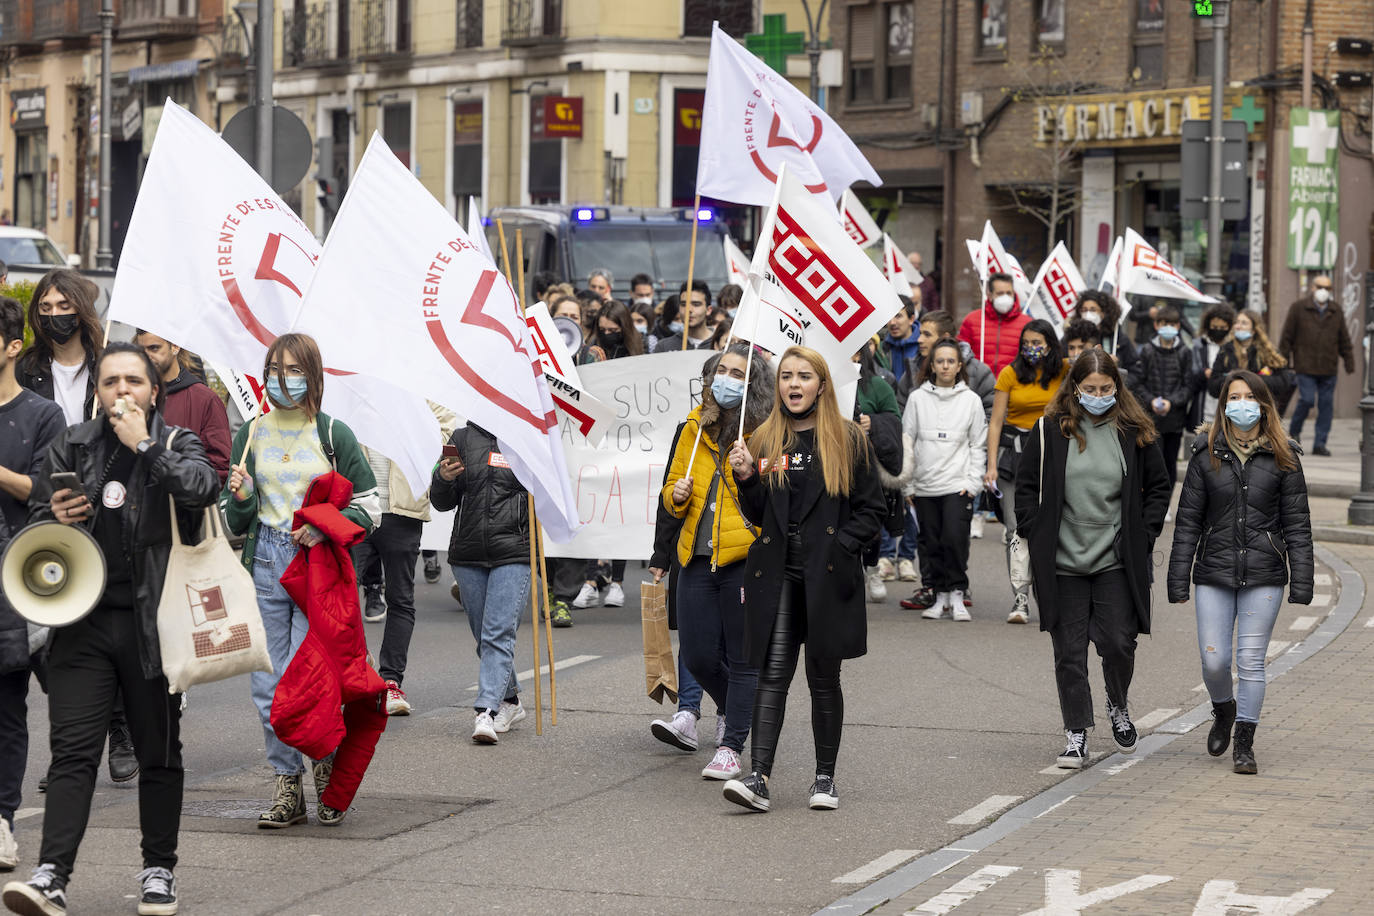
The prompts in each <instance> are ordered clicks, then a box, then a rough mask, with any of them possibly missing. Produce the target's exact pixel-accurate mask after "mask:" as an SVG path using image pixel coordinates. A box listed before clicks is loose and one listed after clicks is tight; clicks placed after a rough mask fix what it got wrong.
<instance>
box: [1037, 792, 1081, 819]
mask: <svg viewBox="0 0 1374 916" xmlns="http://www.w3.org/2000/svg"><path fill="white" fill-rule="evenodd" d="M1077 797H1078V796H1077V795H1070V796H1069V797H1068V798H1061V799H1060V800H1059V801H1057V802H1055V803H1054V804H1052V805H1050V806H1049V807H1048V808H1046V809H1045V810H1044V811H1041V812H1040V813H1039V814H1037V815H1036V817H1044V816H1045V815H1046V814H1049V813H1050V812H1051V811H1053V810H1054V809H1055V808H1058V807H1059V806H1060V805H1067V804H1068V803H1069V802H1071V801H1073V800H1074V799H1075V798H1077Z"/></svg>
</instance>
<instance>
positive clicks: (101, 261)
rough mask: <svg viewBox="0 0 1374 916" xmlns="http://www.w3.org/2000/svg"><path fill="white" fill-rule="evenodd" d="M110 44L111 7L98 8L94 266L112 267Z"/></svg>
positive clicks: (108, 2) (108, 4) (105, 4)
mask: <svg viewBox="0 0 1374 916" xmlns="http://www.w3.org/2000/svg"><path fill="white" fill-rule="evenodd" d="M113 43H114V3H113V2H111V0H104V2H102V3H101V4H100V211H99V213H98V214H97V219H96V244H95V266H96V267H101V268H110V267H113V266H114V251H113V250H112V249H111V248H110V195H111V193H112V192H111V182H110V119H111V118H112V117H113V113H112V110H113V108H114V100H113V90H112V88H111V86H110V78H111V76H110V53H111V46H112V45H113Z"/></svg>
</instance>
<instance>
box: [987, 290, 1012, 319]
mask: <svg viewBox="0 0 1374 916" xmlns="http://www.w3.org/2000/svg"><path fill="white" fill-rule="evenodd" d="M1015 304H1016V298H1015V297H1014V296H1008V295H1007V294H1006V293H1003V294H1002V295H1000V296H993V297H992V307H993V308H995V309H997V313H998V314H999V315H1005V314H1006V313H1007V312H1010V311H1011V307H1012V306H1013V305H1015Z"/></svg>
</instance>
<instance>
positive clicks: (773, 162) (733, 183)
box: [696, 25, 882, 220]
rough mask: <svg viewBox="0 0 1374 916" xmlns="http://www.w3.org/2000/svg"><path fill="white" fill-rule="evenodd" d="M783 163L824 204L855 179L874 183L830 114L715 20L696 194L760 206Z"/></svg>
mask: <svg viewBox="0 0 1374 916" xmlns="http://www.w3.org/2000/svg"><path fill="white" fill-rule="evenodd" d="M784 162H785V163H787V168H788V171H791V172H793V173H794V174H795V175H796V176H797V177H798V178H800V179H801V181H802V183H804V184H805V185H806V190H807V191H809V192H810V193H812V194H822V195H828V198H827V199H828V200H829V201H830V202H831V203H832V205H833V202H834V200H835V199H836V198H837V197H839V196H840V192H841V191H843V190H844V189H845V188H847V187H849V186H850V185H851V184H853V183H854V182H856V181H858V180H860V179H863V180H865V181H867V182H868V183H869V184H871V185H873V186H874V187H877V186H878V185H880V184H882V179H880V178H879V177H878V173H877V172H875V171H873V166H871V165H869V164H868V160H867V159H865V158H864V156H863V153H861V152H859V148H858V147H857V146H855V145H854V142H853V141H852V140H850V139H849V137H848V136H847V135H846V134H845V132H844V131H843V130H841V129H840V126H839V125H838V124H836V123H835V122H834V120H832V119H831V117H830V115H828V114H826V113H825V111H824V110H822V109H821V107H820V106H819V105H817V104H816V103H815V102H813V101H811V100H810V99H808V98H807V97H806V95H805V94H804V93H802V92H801V90H799V89H797V88H796V87H795V86H793V85H792V84H791V83H789V82H788V81H787V80H786V79H784V78H783V77H781V76H779V75H778V74H777V73H775V72H773V70H772V69H770V68H769V66H768V65H767V64H765V63H764V62H763V61H761V60H759V59H758V58H757V57H755V56H754V55H753V54H751V53H749V52H748V51H746V50H745V49H744V48H743V47H741V46H740V45H739V44H738V43H737V42H736V41H735V40H734V39H732V38H730V36H728V35H726V34H725V33H724V32H722V31H721V30H720V26H719V25H715V26H714V27H713V28H712V30H711V57H710V60H709V62H708V65H707V68H706V101H705V103H704V104H703V105H702V116H701V152H700V154H699V157H698V159H697V188H696V189H697V193H698V194H700V195H702V196H703V197H714V198H716V199H717V200H728V201H730V202H732V203H737V204H755V205H757V206H760V207H766V206H768V204H769V203H770V202H771V201H772V199H773V183H774V181H775V180H776V179H777V176H778V173H779V171H780V170H781V167H782V164H783V163H784ZM832 213H833V211H832ZM831 219H832V220H833V219H834V217H833V216H832V217H831Z"/></svg>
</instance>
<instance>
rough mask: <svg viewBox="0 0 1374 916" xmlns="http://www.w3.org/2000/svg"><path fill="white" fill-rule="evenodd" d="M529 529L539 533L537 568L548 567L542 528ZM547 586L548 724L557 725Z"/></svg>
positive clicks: (545, 595)
mask: <svg viewBox="0 0 1374 916" xmlns="http://www.w3.org/2000/svg"><path fill="white" fill-rule="evenodd" d="M530 530H531V531H533V532H535V533H537V534H538V535H539V568H540V570H545V569H548V566H547V561H546V560H545V559H544V529H543V528H542V527H541V526H539V525H533V526H531V529H530ZM549 586H550V583H548V582H545V583H544V589H543V594H542V596H541V597H542V599H543V602H544V642H545V644H546V648H547V649H548V653H549V724H550V725H557V724H558V677H557V672H556V671H555V670H554V665H553V624H552V623H551V622H550V621H549V600H550V599H549ZM536 677H537V675H536Z"/></svg>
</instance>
